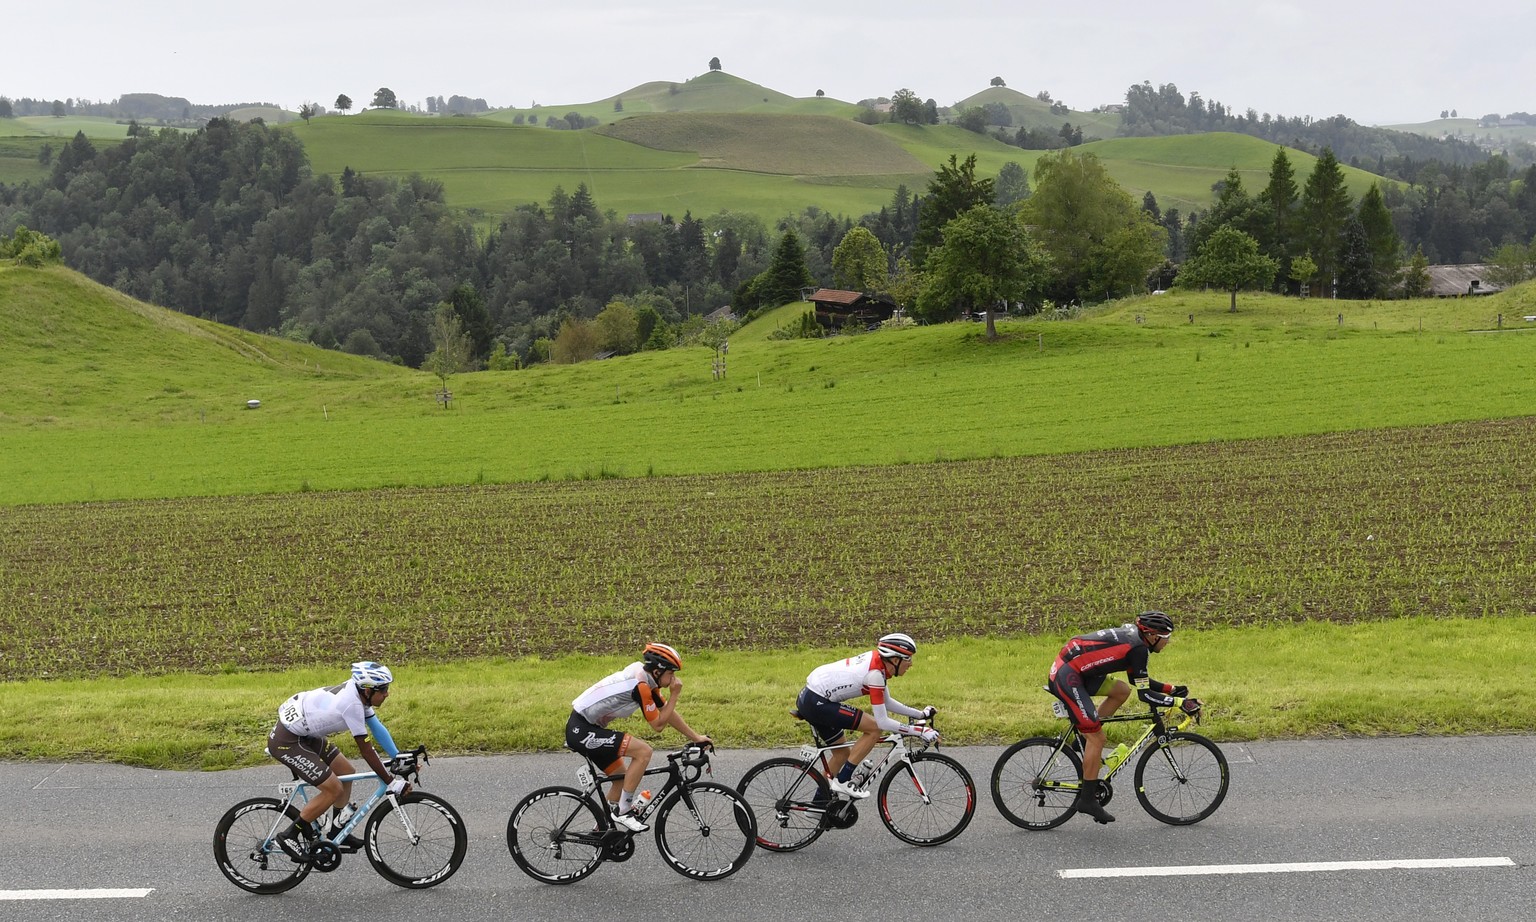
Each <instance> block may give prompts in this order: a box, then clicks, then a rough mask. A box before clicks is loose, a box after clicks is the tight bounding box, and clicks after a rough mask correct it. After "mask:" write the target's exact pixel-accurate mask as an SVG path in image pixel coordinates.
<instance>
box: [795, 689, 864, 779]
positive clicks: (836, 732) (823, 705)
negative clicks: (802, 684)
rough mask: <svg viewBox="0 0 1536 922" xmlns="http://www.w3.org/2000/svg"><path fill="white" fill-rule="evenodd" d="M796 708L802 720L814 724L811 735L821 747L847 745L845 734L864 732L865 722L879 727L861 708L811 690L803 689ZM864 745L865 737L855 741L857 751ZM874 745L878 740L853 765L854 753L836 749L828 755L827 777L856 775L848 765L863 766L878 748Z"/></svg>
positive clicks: (844, 749)
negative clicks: (853, 731)
mask: <svg viewBox="0 0 1536 922" xmlns="http://www.w3.org/2000/svg"><path fill="white" fill-rule="evenodd" d="M795 709H796V710H798V711H799V712H800V716H801V718H803V719H804V720H805V722H806V723H808V724H810V725H811V733H812V734H813V735H814V736H815V738H816V745H817V746H822V747H826V746H836V745H838V744H839V743H841V742H843V738H844V736H846V733H845V731H847V730H857V729H863V721H864V720H869V722H870V725H871V726H874V725H875V724H874V720H873V718H870V717H869V716H868V715H866V714H865V713H864V712H862V711H860V710H859V709H858V708H856V707H853V706H851V705H848V704H843V703H841V702H838V701H833V700H831V699H830V698H824V697H822V696H821V695H818V694H817V693H815V692H813V691H811V690H810V689H809V688H803V689H801V690H800V697H799V698H798V699H796V701H795ZM876 729H878V727H877V728H876ZM862 743H863V738H860V739H859V740H858V741H857V742H855V744H854V749H855V750H857V749H858V747H859V745H861V744H862ZM874 745H875V743H874V739H871V740H870V742H869V745H868V746H867V747H866V748H865V750H864V753H863V755H860V756H859V757H858V758H857V759H853V760H852V761H851V762H850V761H849V760H850V758H851V754H850V753H849V751H848V749H846V748H843V749H834V750H832V751H831V752H830V753H828V754H827V776H828V777H829V778H837V777H839V776H840V775H842V774H847V773H848V772H852V771H853V769H852V768H848V769H847V771H846V772H845V771H844V766H848V765H857V764H859V762H860V761H862V760H863V759H864V756H867V755H869V750H870V749H872V748H874Z"/></svg>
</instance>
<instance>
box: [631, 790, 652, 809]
mask: <svg viewBox="0 0 1536 922" xmlns="http://www.w3.org/2000/svg"><path fill="white" fill-rule="evenodd" d="M650 802H651V792H650V791H641V792H640V793H638V794H636V795H635V799H634V800H632V801H630V802H629V812H630V813H640V812H641V811H643V810H644V809H645V807H646V805H647V804H649V803H650Z"/></svg>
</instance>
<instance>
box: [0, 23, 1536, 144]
mask: <svg viewBox="0 0 1536 922" xmlns="http://www.w3.org/2000/svg"><path fill="white" fill-rule="evenodd" d="M12 6H13V7H14V8H12V9H9V10H8V11H7V13H6V14H5V27H4V33H6V34H5V35H4V37H3V38H0V95H3V96H9V97H11V98H18V97H33V98H39V99H62V98H68V97H75V98H85V99H90V100H110V99H113V98H116V97H118V96H121V95H122V94H124V93H160V94H162V95H165V96H181V97H185V98H187V99H189V100H190V101H192V102H194V103H199V104H217V103H234V102H272V103H277V104H280V105H282V106H284V107H286V108H289V109H297V108H298V106H299V105H300V104H301V103H304V102H318V103H321V104H323V105H326V106H330V105H331V104H332V103H333V102H334V101H335V99H336V96H337V95H338V94H339V93H346V94H347V95H348V96H350V97H352V99H353V100H354V103H355V104H356V105H358V106H362V105H366V103H367V102H368V101H369V100H371V99H372V98H373V93H374V91H375V90H377V89H378V88H379V87H389V88H390V89H392V90H394V91H395V93H396V95H397V96H398V97H399V99H400V100H401V102H402V103H403V104H406V105H409V104H411V103H417V104H423V103H424V100H425V99H426V97H428V96H444V97H447V96H452V95H455V94H457V95H461V96H469V97H481V98H484V99H485V100H486V101H487V102H488V103H489V104H490V105H491V106H492V107H505V106H528V105H531V104H532V103H534V102H537V103H539V104H540V105H550V106H559V105H562V104H574V103H582V102H590V101H593V100H598V99H603V98H606V97H609V96H613V95H617V94H622V93H623V92H624V91H626V90H628V89H630V88H631V87H633V86H635V85H638V84H641V83H646V82H650V81H653V80H664V81H678V82H681V81H684V80H687V79H689V78H690V77H694V76H697V75H698V74H701V73H704V72H706V71H707V70H708V65H709V60H710V58H712V57H719V58H720V62H721V65H722V67H723V69H724V70H725V71H726V72H727V73H730V74H733V75H735V76H738V77H741V78H744V79H746V80H751V81H753V82H755V83H759V84H762V85H764V86H766V87H769V88H771V89H774V90H778V91H780V92H783V93H788V94H790V95H792V96H812V95H814V94H815V93H816V91H817V90H818V89H820V90H825V91H826V93H827V95H828V96H832V97H834V98H837V99H843V100H847V101H849V102H857V101H858V100H860V99H865V98H870V97H875V96H890V95H891V94H892V93H893V92H895V91H896V90H897V89H899V88H902V87H906V88H909V89H911V90H913V91H914V92H916V93H917V95H918V96H919V97H920V98H922V99H933V100H935V101H936V102H937V103H938V104H939V105H949V104H951V103H953V102H956V101H957V100H960V99H963V98H965V97H967V96H970V95H971V94H973V93H976V92H979V91H980V90H983V89H986V87H987V86H988V85H989V84H990V82H991V79H992V78H993V77H995V76H1000V77H1002V78H1003V79H1004V80H1005V81H1006V82H1007V85H1008V86H1009V87H1012V88H1013V89H1016V90H1020V91H1022V92H1026V93H1029V94H1030V95H1033V94H1035V93H1037V92H1039V91H1040V90H1048V91H1050V93H1051V94H1052V95H1053V96H1054V97H1055V98H1056V99H1057V100H1059V101H1062V102H1065V103H1067V104H1068V105H1069V106H1071V107H1072V108H1074V109H1091V108H1093V107H1094V106H1098V105H1102V104H1105V103H1112V102H1122V101H1124V98H1125V90H1126V88H1127V87H1128V86H1130V85H1131V84H1135V83H1141V82H1142V81H1150V82H1151V83H1152V84H1153V85H1154V86H1158V85H1161V84H1164V83H1173V84H1175V85H1177V86H1178V88H1179V89H1180V90H1181V91H1182V92H1183V93H1184V94H1185V95H1186V96H1187V95H1188V94H1189V93H1190V92H1191V91H1198V92H1199V93H1200V94H1201V95H1202V96H1204V97H1205V98H1206V100H1207V101H1220V102H1223V103H1225V104H1226V105H1227V106H1228V107H1229V108H1235V109H1236V110H1237V111H1239V112H1242V111H1243V110H1245V109H1248V108H1250V107H1251V108H1253V109H1255V110H1257V111H1258V112H1261V113H1263V112H1269V113H1271V114H1284V115H1287V116H1294V115H1311V116H1315V117H1320V118H1321V117H1327V116H1331V115H1335V114H1339V113H1342V114H1344V115H1347V116H1349V117H1351V118H1353V119H1355V120H1356V121H1358V122H1361V123H1362V124H1367V125H1375V124H1394V123H1404V122H1422V121H1427V120H1430V119H1434V118H1437V117H1438V116H1439V114H1440V112H1441V110H1444V109H1455V110H1457V111H1458V114H1460V115H1462V116H1463V117H1477V116H1480V115H1483V114H1485V113H1491V112H1499V113H1507V112H1512V111H1525V112H1532V111H1536V40H1533V36H1536V3H1533V2H1531V0H1482V2H1479V3H1475V4H1472V5H1470V6H1461V5H1459V4H1445V3H1436V4H1430V3H1426V2H1424V0H1399V2H1395V3H1387V2H1367V0H1332V2H1317V0H1289V2H1269V0H1226V2H1215V0H1209V2H1178V0H1174V2H1171V3H1148V2H1144V0H1140V2H1134V3H1133V2H1125V0H1098V2H1087V3H1072V2H1058V3H1054V4H1040V3H1011V2H1005V0H989V2H974V0H948V2H943V0H937V2H935V0H929V2H913V0H883V2H868V0H778V2H766V3H763V2H760V3H752V4H746V3H734V2H729V0H716V2H712V3H701V2H695V0H675V2H672V3H662V2H653V0H633V2H618V0H567V2H563V3H562V2H553V3H549V2H538V3H530V2H526V0H513V2H511V3H498V4H491V3H473V2H466V0H436V2H428V3H420V2H407V0H366V2H358V3H335V2H319V3H315V2H307V3H300V2H294V0H269V2H266V3H236V4H229V5H225V4H216V3H207V2H204V0H198V2H191V0H143V2H139V3H123V2H121V0H73V2H70V3H67V4H65V5H63V6H53V5H49V4H44V3H37V2H30V3H21V4H13V5H12Z"/></svg>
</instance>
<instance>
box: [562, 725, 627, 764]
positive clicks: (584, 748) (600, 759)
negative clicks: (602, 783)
mask: <svg viewBox="0 0 1536 922" xmlns="http://www.w3.org/2000/svg"><path fill="white" fill-rule="evenodd" d="M565 748H567V749H569V750H570V751H572V752H576V753H580V754H581V755H584V756H586V757H587V758H588V759H590V760H592V762H593V763H594V764H596V765H597V766H598V767H599V768H601V769H603V771H604V773H605V774H606V773H608V772H609V771H610V770H611V769H612V768H613V766H614V763H615V762H617V761H619V759H621V758H623V756H624V751H625V750H626V749H628V748H629V734H628V733H625V732H624V731H623V730H610V729H608V728H607V727H599V726H598V725H597V724H595V723H593V722H592V721H590V720H588V719H586V718H585V717H583V716H581V714H579V713H577V712H576V711H572V712H571V717H570V719H569V720H567V721H566V722H565Z"/></svg>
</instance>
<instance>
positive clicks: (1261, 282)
mask: <svg viewBox="0 0 1536 922" xmlns="http://www.w3.org/2000/svg"><path fill="white" fill-rule="evenodd" d="M1278 270H1279V266H1278V265H1277V264H1276V263H1275V261H1274V260H1273V259H1270V258H1269V257H1268V256H1265V255H1264V254H1262V253H1260V252H1259V242H1258V241H1257V240H1255V239H1253V237H1252V236H1251V235H1249V234H1246V233H1244V232H1243V231H1240V230H1238V229H1237V228H1235V227H1233V226H1231V225H1230V224H1228V225H1223V226H1222V227H1219V228H1217V229H1216V232H1215V233H1213V234H1211V236H1210V237H1209V238H1207V239H1206V241H1205V244H1204V245H1203V246H1202V247H1201V248H1200V251H1199V252H1198V253H1196V254H1195V258H1194V259H1191V260H1188V261H1186V262H1185V263H1184V266H1183V268H1181V269H1180V270H1179V280H1178V283H1177V284H1178V285H1180V286H1181V287H1192V286H1199V285H1207V286H1210V287H1212V288H1220V289H1222V290H1224V291H1229V292H1231V293H1232V307H1231V311H1232V312H1233V313H1237V293H1238V291H1240V290H1241V289H1244V288H1255V287H1257V288H1265V287H1268V286H1269V284H1270V282H1272V281H1274V278H1275V272H1276V271H1278Z"/></svg>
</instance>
